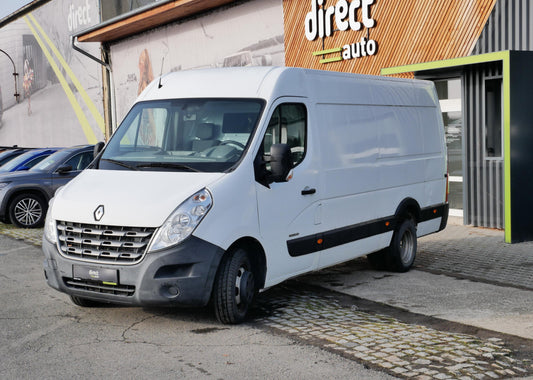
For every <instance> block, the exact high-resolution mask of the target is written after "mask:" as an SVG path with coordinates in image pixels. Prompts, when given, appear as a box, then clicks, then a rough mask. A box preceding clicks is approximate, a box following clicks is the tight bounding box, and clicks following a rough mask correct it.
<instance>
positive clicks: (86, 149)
mask: <svg viewBox="0 0 533 380" xmlns="http://www.w3.org/2000/svg"><path fill="white" fill-rule="evenodd" d="M93 151H94V146H93V145H84V146H76V147H72V148H66V149H62V150H60V151H57V152H56V153H54V154H52V155H50V156H48V157H47V158H46V159H44V160H43V161H41V162H40V163H39V164H37V165H35V166H34V167H33V168H31V169H30V170H27V171H19V172H14V173H6V174H2V175H0V220H2V221H4V222H11V223H13V224H14V225H16V226H18V227H25V228H34V227H39V226H41V225H42V224H43V222H44V218H45V216H46V211H47V209H48V201H49V200H50V198H52V197H53V196H54V193H55V191H56V190H57V189H58V188H59V187H60V186H63V185H65V184H66V183H67V182H68V181H70V180H71V179H72V178H74V177H75V176H77V175H78V174H79V173H80V172H81V171H82V170H83V169H85V168H86V167H87V165H89V164H90V163H91V161H92V160H93Z"/></svg>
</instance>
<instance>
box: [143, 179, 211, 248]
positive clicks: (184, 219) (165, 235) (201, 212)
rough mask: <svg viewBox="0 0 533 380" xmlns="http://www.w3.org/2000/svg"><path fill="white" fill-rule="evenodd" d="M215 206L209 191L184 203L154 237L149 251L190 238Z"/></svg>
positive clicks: (199, 193)
mask: <svg viewBox="0 0 533 380" xmlns="http://www.w3.org/2000/svg"><path fill="white" fill-rule="evenodd" d="M212 205H213V198H212V197H211V194H210V193H209V191H208V190H207V189H202V190H200V191H199V192H197V193H196V194H194V195H193V196H192V197H190V198H189V199H187V200H186V201H185V202H183V203H182V204H181V205H179V207H178V208H177V209H176V210H174V212H173V213H172V214H170V216H169V217H168V218H167V220H166V221H165V223H163V225H162V226H161V227H159V229H158V230H157V232H156V233H155V235H154V238H153V240H152V243H151V244H150V247H149V248H148V251H149V252H150V251H157V250H160V249H164V248H168V247H170V246H173V245H176V244H178V243H180V242H182V241H183V240H185V239H186V238H187V237H189V236H190V235H191V234H192V233H193V231H194V230H195V228H196V227H197V226H198V224H199V223H200V222H201V221H202V219H203V218H204V216H205V215H206V214H207V213H208V212H209V210H210V209H211V206H212Z"/></svg>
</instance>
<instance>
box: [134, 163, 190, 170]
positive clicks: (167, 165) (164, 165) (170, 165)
mask: <svg viewBox="0 0 533 380" xmlns="http://www.w3.org/2000/svg"><path fill="white" fill-rule="evenodd" d="M137 167H138V168H169V169H180V170H188V171H190V172H200V170H198V169H195V168H191V167H190V166H187V165H183V164H175V163H172V162H150V163H146V164H139V165H137Z"/></svg>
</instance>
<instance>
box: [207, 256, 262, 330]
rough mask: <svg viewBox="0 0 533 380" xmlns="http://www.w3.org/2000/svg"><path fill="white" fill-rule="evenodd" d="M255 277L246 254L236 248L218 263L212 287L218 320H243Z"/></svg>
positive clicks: (222, 321) (233, 321)
mask: <svg viewBox="0 0 533 380" xmlns="http://www.w3.org/2000/svg"><path fill="white" fill-rule="evenodd" d="M255 291H256V289H255V279H254V274H253V271H252V265H251V262H250V259H249V257H248V254H247V252H246V251H244V250H243V249H238V250H236V251H235V252H233V253H229V254H228V255H226V256H225V257H224V258H223V259H222V262H221V263H220V268H219V272H218V274H217V278H216V280H215V286H214V289H213V306H214V309H215V315H216V317H217V319H218V321H219V322H221V323H224V324H236V323H240V322H242V321H244V319H245V317H246V314H247V313H248V309H249V308H250V305H251V304H252V301H253V299H254V295H255Z"/></svg>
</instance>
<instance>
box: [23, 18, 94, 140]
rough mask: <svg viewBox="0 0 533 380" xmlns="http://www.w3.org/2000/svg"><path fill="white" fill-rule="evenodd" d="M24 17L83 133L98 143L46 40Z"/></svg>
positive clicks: (88, 138)
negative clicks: (45, 42)
mask: <svg viewBox="0 0 533 380" xmlns="http://www.w3.org/2000/svg"><path fill="white" fill-rule="evenodd" d="M23 19H24V21H25V22H26V24H28V27H29V28H30V30H31V32H32V33H33V35H34V37H35V39H36V40H37V43H38V44H39V46H40V47H41V49H42V51H43V53H44V55H45V56H46V59H48V62H49V63H50V66H51V67H52V70H54V73H55V74H56V76H57V79H58V80H59V83H60V84H61V87H62V88H63V91H65V94H66V95H67V98H68V100H69V101H70V104H71V106H72V108H73V109H74V113H75V114H76V117H77V118H78V121H79V122H80V124H81V128H82V129H83V133H85V137H86V138H87V142H88V143H89V144H96V142H97V139H96V136H95V134H94V132H93V130H92V128H91V126H90V124H89V121H88V120H87V118H86V117H85V114H84V113H83V110H82V109H81V107H80V105H79V103H78V101H77V100H76V97H75V95H74V93H73V92H72V90H71V89H70V87H69V85H68V83H67V80H66V79H65V77H64V76H63V74H62V73H61V71H60V70H59V67H58V66H57V64H56V62H55V61H54V58H53V57H52V55H51V54H50V52H49V51H48V49H47V47H46V45H45V44H44V42H43V41H42V40H41V37H40V36H39V34H38V33H37V31H36V30H35V28H34V27H33V25H32V24H31V22H30V20H28V17H27V16H24V17H23Z"/></svg>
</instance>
